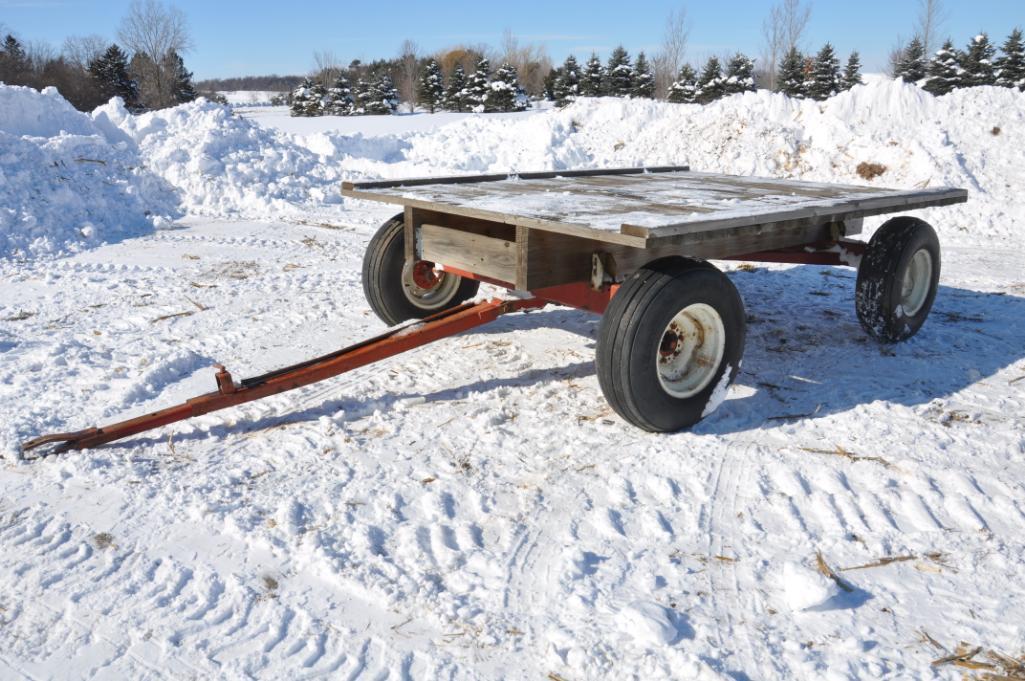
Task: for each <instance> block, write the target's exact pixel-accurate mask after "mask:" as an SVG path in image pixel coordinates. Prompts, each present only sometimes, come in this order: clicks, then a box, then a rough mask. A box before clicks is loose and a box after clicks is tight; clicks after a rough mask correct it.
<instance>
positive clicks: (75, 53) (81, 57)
mask: <svg viewBox="0 0 1025 681" xmlns="http://www.w3.org/2000/svg"><path fill="white" fill-rule="evenodd" d="M109 46H110V41H108V40H107V39H106V38H104V37H103V36H101V35H96V34H93V35H82V36H77V35H76V36H71V37H70V38H67V39H66V40H65V41H64V46H63V47H62V49H61V54H62V55H63V56H64V58H65V59H67V60H68V62H69V63H71V64H74V65H75V66H78V67H79V68H83V69H87V68H89V64H91V63H92V62H93V60H95V59H96V58H97V57H99V56H100V55H101V54H103V52H104V51H105V50H106V49H107V48H108V47H109Z"/></svg>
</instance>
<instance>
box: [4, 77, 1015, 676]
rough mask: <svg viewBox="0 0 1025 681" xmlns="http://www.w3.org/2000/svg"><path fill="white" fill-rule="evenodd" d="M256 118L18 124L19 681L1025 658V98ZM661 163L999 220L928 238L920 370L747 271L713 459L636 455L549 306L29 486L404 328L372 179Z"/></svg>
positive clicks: (14, 158)
mask: <svg viewBox="0 0 1025 681" xmlns="http://www.w3.org/2000/svg"><path fill="white" fill-rule="evenodd" d="M256 111H257V110H255V109H254V110H243V111H242V112H241V113H242V115H236V114H235V113H233V112H232V110H231V109H230V108H227V107H221V106H217V105H214V104H211V103H207V102H197V103H193V104H188V105H184V106H181V107H177V108H175V109H171V110H167V111H160V112H154V113H149V114H145V115H142V116H137V117H136V116H131V115H129V114H127V112H125V110H124V109H123V107H121V106H120V104H119V103H117V102H116V101H115V102H112V103H110V104H108V105H106V106H105V107H102V108H101V109H99V110H97V111H95V112H93V113H92V114H81V113H78V112H75V111H74V110H72V109H71V108H70V107H69V106H67V105H66V103H64V102H63V100H62V99H60V97H59V96H58V95H57V94H56V92H54V91H52V90H47V91H44V92H42V93H38V92H34V91H32V90H28V89H25V88H12V87H0V173H2V174H0V290H2V295H0V414H2V416H0V455H2V457H3V458H2V459H0V677H2V678H38V679H43V678H68V677H71V676H100V677H105V678H151V677H152V678H159V677H165V676H166V677H171V678H183V677H184V678H240V677H247V676H250V677H259V678H294V677H300V676H301V677H305V678H312V677H315V676H318V675H319V676H326V677H329V678H383V677H384V676H386V675H387V676H389V677H398V678H414V679H421V678H423V679H427V678H430V679H434V678H453V679H464V678H470V679H493V678H512V679H520V678H524V679H527V678H530V679H536V678H555V679H566V680H567V681H572V680H576V679H600V678H608V679H622V678H646V679H661V678H674V679H675V678H688V679H690V678H694V679H737V678H750V679H791V678H879V677H890V678H940V679H960V678H962V675H963V674H972V673H973V672H972V671H971V670H968V669H965V668H963V667H957V666H954V665H951V664H939V665H933V664H932V662H933V661H934V660H937V659H939V658H943V657H945V656H949V655H950V654H951V653H952V652H954V650H955V648H956V647H957V646H958V644H959V642H961V641H964V642H966V643H967V644H968V645H969V646H972V647H974V646H980V647H982V651H981V652H980V653H979V656H978V658H977V659H978V660H979V661H982V662H987V663H988V662H990V661H991V660H990V658H987V657H985V655H986V651H990V650H992V651H997V652H1000V653H1003V654H1006V655H1013V656H1018V655H1022V654H1023V653H1025V624H1023V620H1022V617H1021V613H1022V612H1025V588H1023V587H1022V585H1023V584H1025V540H1023V539H1022V531H1021V528H1022V525H1023V523H1025V483H1023V482H1022V481H1023V480H1025V462H1023V456H1025V416H1023V415H1025V343H1023V338H1025V270H1023V267H1022V252H1023V248H1025V239H1023V237H1022V233H1023V227H1025V204H1023V202H1025V198H1023V197H1022V196H1021V194H1020V188H1021V187H1022V186H1025V177H1023V173H1025V171H1023V164H1022V162H1021V149H1023V148H1025V121H1023V115H1025V95H1022V94H1021V93H1017V92H1012V91H1009V90H1001V89H996V88H980V89H973V90H961V91H957V92H954V93H952V94H950V95H947V96H944V97H942V98H938V99H937V98H933V97H931V96H930V95H927V94H924V93H922V92H921V91H920V90H918V89H916V88H914V87H913V86H910V85H906V84H902V83H892V82H876V83H872V84H870V85H868V86H864V87H859V88H855V89H854V90H853V91H852V92H850V93H846V94H844V95H841V96H838V97H836V98H834V99H832V100H830V101H828V102H825V103H814V102H796V101H791V100H788V99H786V98H784V97H781V96H777V95H770V94H766V93H752V94H748V95H741V96H734V97H730V98H728V99H726V100H724V101H721V102H717V103H715V104H712V105H709V106H707V107H698V106H691V105H667V104H660V103H655V102H640V101H624V100H582V101H579V102H577V103H575V104H572V105H570V106H569V107H566V108H564V109H554V110H544V111H539V112H532V113H530V112H528V113H523V114H516V115H511V116H505V117H502V116H489V115H483V116H478V115H463V116H453V117H452V119H451V120H447V121H446V122H445V123H444V124H442V125H439V126H434V125H429V124H426V123H423V121H425V120H426V121H429V120H430V119H431V118H432V117H431V116H430V115H427V114H417V115H409V116H394V117H382V118H380V119H375V118H371V117H361V118H359V119H330V118H324V119H313V121H309V122H306V121H304V125H306V126H310V127H305V128H303V129H296V130H290V129H289V125H291V124H292V121H291V120H289V119H288V118H287V113H286V112H283V111H282V110H280V109H275V108H273V107H268V108H266V109H259V113H256ZM236 113H237V112H236ZM385 118H387V119H388V120H387V121H385V120H384V119H385ZM403 125H406V126H407V127H406V128H403V127H402V126H403ZM80 159H89V160H80ZM863 162H866V163H879V164H882V165H884V166H886V172H885V173H883V174H882V175H881V176H880V177H878V178H876V179H874V180H872V181H867V180H864V179H862V178H861V177H859V176H858V174H857V166H858V165H859V164H860V163H863ZM640 164H648V165H669V164H689V165H690V166H692V167H693V168H695V169H698V170H706V171H713V172H727V173H741V174H758V175H768V176H775V177H790V178H800V179H805V180H814V181H824V182H841V183H845V184H871V185H875V186H887V187H895V188H913V187H935V186H941V185H953V186H962V187H965V188H967V189H968V190H969V192H970V201H969V203H968V204H965V205H961V206H955V207H949V208H939V209H930V210H927V211H921V212H919V213H916V214H918V215H921V216H922V217H924V218H925V219H926V220H928V221H929V222H931V223H932V224H933V225H934V226H935V227H936V228H937V231H938V232H939V234H940V237H941V241H942V242H943V244H944V263H943V277H942V280H941V287H940V291H939V295H938V296H937V300H936V304H935V307H934V310H933V313H932V315H931V317H930V319H929V321H928V322H927V323H926V325H925V326H924V327H923V329H922V331H921V332H920V333H919V334H918V335H917V336H916V337H915V338H913V339H912V340H910V341H909V342H907V343H903V344H899V345H895V346H880V345H878V344H876V343H875V342H873V341H871V340H869V339H868V338H867V337H866V335H865V333H864V332H863V331H862V330H861V329H860V327H859V325H858V322H857V319H856V318H855V315H854V309H853V288H854V278H855V272H854V270H852V269H847V268H827V267H810V266H807V267H789V266H757V267H751V266H743V265H739V264H736V263H732V264H729V263H718V264H719V265H720V266H721V267H722V268H723V269H725V270H726V271H728V272H729V274H730V276H731V278H732V280H733V281H734V283H735V284H736V285H737V287H738V289H739V290H740V292H741V293H742V295H743V297H744V300H745V305H746V307H747V312H748V339H747V349H746V352H745V358H744V363H743V369H742V370H741V371H740V373H739V375H738V379H737V382H736V383H735V385H734V386H733V387H732V388H730V389H729V390H728V391H722V392H724V393H725V394H723V395H719V394H718V392H720V391H717V398H718V397H723V398H725V399H724V401H723V402H722V404H721V405H720V406H719V408H718V409H717V410H715V411H714V413H712V414H710V415H709V417H708V418H707V419H706V420H705V421H703V422H702V423H701V424H699V425H698V426H697V427H696V428H695V429H693V430H692V431H690V432H686V433H678V434H674V435H651V434H648V433H644V432H641V431H639V430H637V429H635V428H632V427H630V426H628V425H626V424H625V423H623V422H622V421H621V420H619V419H618V418H617V417H616V416H615V415H614V414H613V413H612V412H611V411H610V409H609V408H608V407H607V405H606V403H605V401H604V399H603V398H602V395H601V392H600V389H599V386H598V381H597V378H596V376H595V374H594V367H593V354H594V343H595V339H596V337H597V329H598V323H599V318H597V317H595V316H592V315H589V314H587V313H584V312H579V311H574V310H568V309H562V308H549V309H546V310H543V311H537V312H531V313H525V314H516V315H510V316H508V317H504V318H502V319H501V320H499V321H498V322H495V323H494V324H492V325H490V326H488V327H485V328H482V329H480V330H479V331H477V332H475V333H469V334H464V335H460V336H457V337H454V338H450V339H446V340H443V341H439V342H437V343H436V344H434V345H431V346H427V347H423V348H420V349H418V350H416V351H413V352H410V353H406V354H403V355H400V356H398V357H395V358H393V359H391V360H388V361H386V362H384V363H382V364H380V365H375V366H370V367H365V368H363V369H360V370H357V371H355V372H353V373H351V374H347V375H345V376H342V377H339V378H337V379H334V380H331V381H327V382H324V383H321V384H317V385H314V386H310V387H308V388H305V389H302V390H299V391H296V392H294V393H287V394H284V395H279V396H276V397H273V398H269V399H267V400H264V401H260V402H255V403H252V404H249V405H245V406H242V407H239V408H235V409H231V410H227V411H224V412H218V413H214V414H209V415H206V416H203V417H200V418H197V419H194V420H192V421H190V422H186V423H179V424H175V425H173V426H169V427H167V428H164V429H160V430H157V431H154V432H152V433H147V434H143V435H140V436H137V437H134V438H131V439H128V440H126V441H124V442H122V443H119V444H116V445H111V446H108V447H105V448H101V449H97V450H93V451H86V452H73V453H68V454H63V455H60V456H53V457H48V458H44V459H41V460H27V459H25V458H23V457H22V456H21V453H20V452H19V448H18V442H20V441H22V440H24V439H26V438H29V437H32V436H35V435H38V434H40V433H44V432H53V431H66V430H74V429H79V428H83V427H86V426H89V425H96V424H102V423H104V422H109V421H111V420H121V419H124V418H128V417H131V416H135V415H139V414H143V413H146V412H149V411H152V410H154V409H156V408H159V407H163V406H167V405H169V404H174V403H177V402H180V401H182V400H184V399H186V398H188V397H192V396H194V395H196V394H199V393H202V392H207V391H209V390H212V389H213V388H214V382H213V370H212V369H211V366H212V365H213V364H214V363H215V362H221V363H224V364H226V365H227V366H228V368H229V369H231V370H232V371H233V372H234V374H235V376H236V378H243V377H245V376H249V375H255V374H259V373H261V372H264V371H266V370H270V369H273V368H276V367H278V366H282V365H284V364H288V363H291V362H294V361H298V360H300V359H304V358H308V357H312V356H316V355H318V354H322V353H325V352H329V351H331V350H334V349H337V348H338V347H340V346H342V345H345V344H347V343H349V342H351V341H355V340H358V339H361V338H365V337H367V336H370V335H373V334H375V333H378V332H380V331H381V329H382V328H383V325H382V323H381V322H380V321H378V320H377V319H376V318H375V317H373V315H372V314H371V313H370V312H369V310H368V307H367V305H366V302H365V301H364V299H363V296H362V292H361V289H360V276H359V272H360V263H361V258H362V255H363V250H364V249H365V247H366V244H367V241H368V240H369V238H370V236H371V234H372V233H373V230H374V229H375V228H376V226H377V225H378V224H380V223H381V222H382V221H383V220H385V219H386V218H388V217H390V215H391V214H393V213H394V212H395V209H394V207H388V206H380V205H375V204H370V203H366V202H362V201H356V200H350V199H342V198H341V197H340V196H339V193H338V185H339V183H340V182H341V181H342V180H343V179H360V178H369V177H399V176H411V175H417V176H422V175H429V174H453V173H458V172H501V171H514V170H520V171H522V170H532V169H564V168H575V167H591V166H626V165H640ZM879 223H880V220H879V219H876V220H872V221H870V224H868V228H869V232H870V231H871V229H872V228H874V227H875V226H876V225H878V224H879ZM820 561H821V563H820ZM830 572H833V574H835V575H836V576H837V579H834V578H832V577H830V576H828V574H829V573H830ZM841 582H842V584H843V586H841ZM981 671H986V670H981Z"/></svg>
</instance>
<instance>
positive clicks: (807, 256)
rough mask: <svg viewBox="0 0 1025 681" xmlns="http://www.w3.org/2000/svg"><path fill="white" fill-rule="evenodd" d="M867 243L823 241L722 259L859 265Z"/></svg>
mask: <svg viewBox="0 0 1025 681" xmlns="http://www.w3.org/2000/svg"><path fill="white" fill-rule="evenodd" d="M866 247H867V244H866V243H864V242H863V241H850V240H847V239H841V240H839V241H821V242H816V243H813V244H808V245H806V246H794V247H793V248H781V249H780V250H778V251H760V252H758V253H746V254H744V255H733V256H730V257H728V258H722V260H745V261H748V262H779V263H790V264H794V265H837V266H847V267H857V266H858V263H860V262H861V256H862V255H864V253H865V248H866Z"/></svg>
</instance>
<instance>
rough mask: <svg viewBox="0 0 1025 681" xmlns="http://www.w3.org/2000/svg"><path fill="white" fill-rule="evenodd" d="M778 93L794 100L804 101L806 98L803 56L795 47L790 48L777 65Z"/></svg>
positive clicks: (806, 89)
mask: <svg viewBox="0 0 1025 681" xmlns="http://www.w3.org/2000/svg"><path fill="white" fill-rule="evenodd" d="M779 91H780V92H782V93H783V94H785V95H787V96H788V97H794V98H795V99H804V98H805V97H807V96H808V88H807V84H806V83H805V77H804V55H802V54H801V53H800V52H799V51H798V50H797V48H796V47H791V48H790V50H789V51H788V52H787V53H786V54H785V55H784V56H783V61H781V62H780V64H779Z"/></svg>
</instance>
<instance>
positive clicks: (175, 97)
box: [163, 50, 196, 104]
mask: <svg viewBox="0 0 1025 681" xmlns="http://www.w3.org/2000/svg"><path fill="white" fill-rule="evenodd" d="M163 66H164V73H165V74H166V75H165V77H166V78H167V79H168V82H169V83H170V93H171V101H172V102H174V103H175V104H184V103H185V102H191V101H193V100H194V99H195V98H196V88H195V87H193V85H192V72H191V71H189V70H188V69H186V68H185V61H184V60H183V59H182V58H181V55H180V54H178V53H177V52H175V51H174V50H172V51H170V52H168V53H167V56H165V57H164V64H163Z"/></svg>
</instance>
